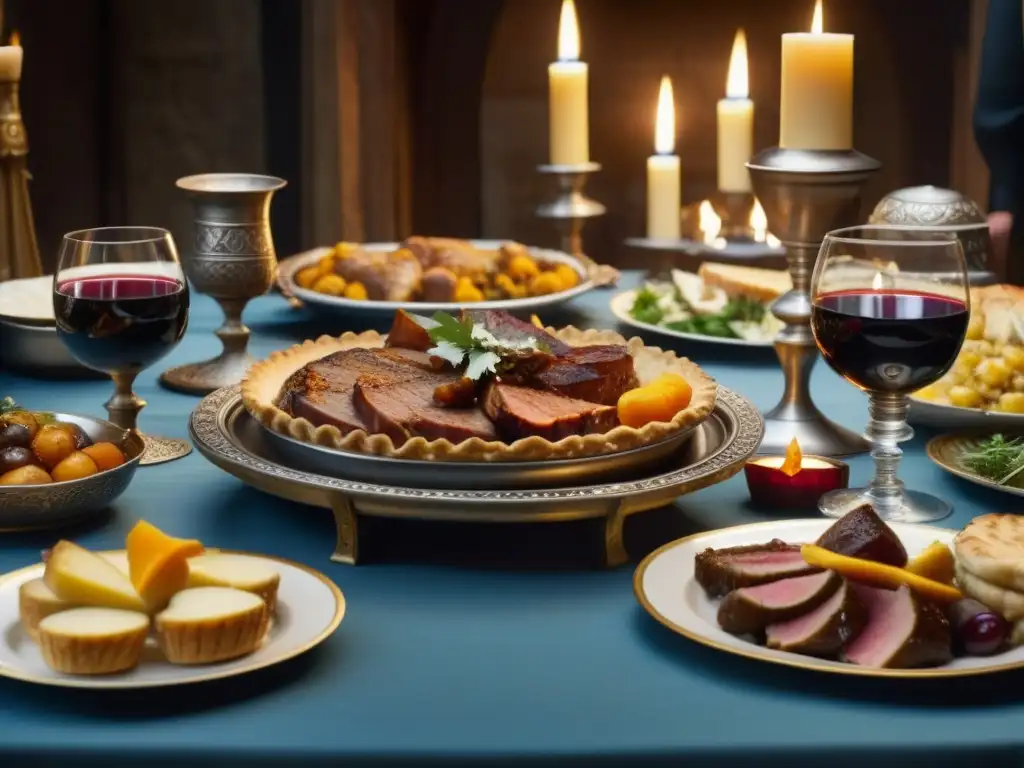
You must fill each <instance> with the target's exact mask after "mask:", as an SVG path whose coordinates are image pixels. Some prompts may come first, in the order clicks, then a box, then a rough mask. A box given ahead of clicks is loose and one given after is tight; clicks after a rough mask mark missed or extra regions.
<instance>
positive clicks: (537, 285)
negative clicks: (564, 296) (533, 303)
mask: <svg viewBox="0 0 1024 768" xmlns="http://www.w3.org/2000/svg"><path fill="white" fill-rule="evenodd" d="M561 290H563V288H562V281H561V280H560V279H559V277H558V275H557V274H555V273H554V272H541V273H540V274H539V275H537V276H536V277H535V278H533V279H532V280H531V281H530V295H531V296H545V295H547V294H549V293H558V292H559V291H561Z"/></svg>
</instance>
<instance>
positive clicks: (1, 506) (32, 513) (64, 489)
mask: <svg viewBox="0 0 1024 768" xmlns="http://www.w3.org/2000/svg"><path fill="white" fill-rule="evenodd" d="M53 416H54V418H55V419H57V421H62V422H67V423H70V424H75V425H76V426H78V427H79V428H81V429H82V431H83V432H85V434H87V435H88V436H89V437H91V438H92V440H93V442H96V443H100V442H111V443H114V444H116V445H118V446H120V447H121V450H122V451H124V455H125V458H126V459H127V461H125V463H124V464H122V465H121V466H120V467H115V468H114V469H109V470H107V471H106V472H100V473H98V474H95V475H93V476H92V477H86V478H83V479H81V480H68V481H67V482H64V483H50V484H49V485H5V486H0V530H4V531H12V530H32V529H36V528H52V527H57V526H61V525H67V524H70V523H74V522H78V521H80V520H82V519H84V518H86V517H88V516H89V515H92V514H94V513H96V512H100V511H102V510H104V509H106V508H107V507H109V506H110V505H111V504H112V503H113V501H114V500H115V499H116V498H117V497H118V496H120V495H121V494H122V493H124V491H125V489H126V488H127V487H128V484H129V483H130V482H131V481H132V478H133V477H134V476H135V470H136V469H138V467H139V460H140V459H141V458H142V452H143V450H144V449H145V446H144V445H143V442H142V439H141V438H140V437H139V436H138V435H137V434H135V433H132V432H127V431H125V430H123V429H121V428H120V427H118V426H115V425H114V424H111V423H110V422H109V421H103V420H102V419H94V418H91V417H89V416H77V415H75V414H72V413H56V412H54V413H53Z"/></svg>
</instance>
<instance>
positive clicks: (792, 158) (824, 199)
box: [747, 147, 881, 456]
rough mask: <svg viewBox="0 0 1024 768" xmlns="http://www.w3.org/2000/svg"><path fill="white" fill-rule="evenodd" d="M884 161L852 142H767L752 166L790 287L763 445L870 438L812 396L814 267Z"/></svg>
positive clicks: (780, 448) (848, 448) (818, 445)
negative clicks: (779, 375) (777, 383)
mask: <svg viewBox="0 0 1024 768" xmlns="http://www.w3.org/2000/svg"><path fill="white" fill-rule="evenodd" d="M880 167H881V163H879V162H878V161H877V160H874V159H872V158H870V157H868V156H867V155H863V154H861V153H860V152H857V151H855V150H849V151H845V150H795V149H782V148H779V147H776V148H772V149H766V150H764V151H763V152H761V153H759V154H758V155H757V156H756V157H754V158H753V159H752V160H751V161H750V162H749V163H747V168H748V169H749V170H750V179H751V182H752V183H753V186H754V194H755V195H756V196H757V198H758V199H759V200H760V201H761V205H762V206H764V211H765V215H766V216H767V218H768V228H769V230H771V232H773V233H774V234H775V236H776V237H778V238H779V239H780V240H781V241H782V244H783V246H785V248H786V260H787V262H788V263H789V273H790V275H791V277H792V278H793V289H792V290H791V291H789V293H786V294H785V295H783V296H780V297H779V298H778V299H777V300H776V301H775V303H774V304H772V314H774V315H775V316H776V317H777V318H779V320H781V321H782V322H783V323H785V327H784V328H783V329H782V331H780V333H779V335H778V336H777V337H776V339H775V352H776V354H777V355H778V356H779V362H780V363H781V364H782V372H783V374H784V375H785V380H786V385H785V391H784V393H783V395H782V400H781V401H779V404H778V405H776V406H775V407H774V408H772V409H771V410H770V411H768V412H767V413H766V414H765V417H764V421H765V431H764V440H763V441H762V442H761V447H760V448H759V449H758V453H763V454H764V453H767V454H782V453H784V452H785V450H786V446H787V445H788V444H789V442H790V441H791V440H792V439H793V438H794V437H795V438H796V439H797V440H798V441H799V443H800V447H801V448H802V449H803V451H804V453H808V454H816V455H818V456H849V455H851V454H855V453H864V452H866V451H867V450H868V447H869V446H868V443H867V441H866V440H865V439H864V438H863V437H861V436H860V435H858V434H857V433H855V432H851V431H850V430H848V429H845V428H843V427H840V426H839V425H838V424H835V423H833V422H832V421H830V420H829V419H827V418H826V417H825V415H824V414H823V413H822V412H821V411H820V410H818V408H817V406H816V405H815V404H814V401H813V400H812V399H811V391H810V379H811V369H812V368H813V367H814V363H815V361H816V360H817V358H818V349H817V346H816V345H815V343H814V337H813V335H812V334H811V323H810V318H811V298H810V295H809V294H808V289H809V287H810V278H811V270H812V269H813V267H814V262H815V260H816V259H817V258H818V249H819V248H820V246H821V241H822V240H823V239H824V237H825V234H826V233H827V232H830V231H831V230H833V229H839V228H841V227H849V226H853V225H856V224H857V223H858V222H859V221H860V203H861V192H862V190H863V187H864V183H865V182H866V181H867V179H868V177H869V176H870V175H871V174H872V173H874V172H875V171H877V170H878V169H879V168H880Z"/></svg>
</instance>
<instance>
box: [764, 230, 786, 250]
mask: <svg viewBox="0 0 1024 768" xmlns="http://www.w3.org/2000/svg"><path fill="white" fill-rule="evenodd" d="M764 244H765V245H767V246H768V247H769V248H781V247H782V241H781V240H779V238H777V237H776V236H775V235H773V234H772V233H771V232H769V233H768V234H766V235H765V238H764Z"/></svg>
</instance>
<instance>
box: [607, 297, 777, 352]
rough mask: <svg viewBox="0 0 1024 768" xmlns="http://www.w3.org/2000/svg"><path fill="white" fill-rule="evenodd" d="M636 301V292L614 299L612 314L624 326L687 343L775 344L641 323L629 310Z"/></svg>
mask: <svg viewBox="0 0 1024 768" xmlns="http://www.w3.org/2000/svg"><path fill="white" fill-rule="evenodd" d="M635 301H636V291H623V292H622V293H619V294H616V295H615V297H614V298H613V299H612V303H611V309H612V314H613V315H615V317H616V318H618V320H619V322H621V323H623V324H624V325H630V326H632V327H633V328H639V329H640V330H642V331H648V332H649V333H660V334H661V335H662V336H671V337H672V338H674V339H685V340H687V341H699V342H702V343H704V344H727V345H729V346H733V347H771V346H772V344H773V342H772V341H771V340H767V341H747V340H746V339H725V338H722V337H721V336H705V335H704V334H702V333H689V332H687V331H673V330H672V329H671V328H663V327H662V326H660V325H652V324H651V323H641V322H640V321H639V320H637V319H635V318H634V317H633V316H632V315H631V314H629V310H630V309H632V308H633V302H635Z"/></svg>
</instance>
